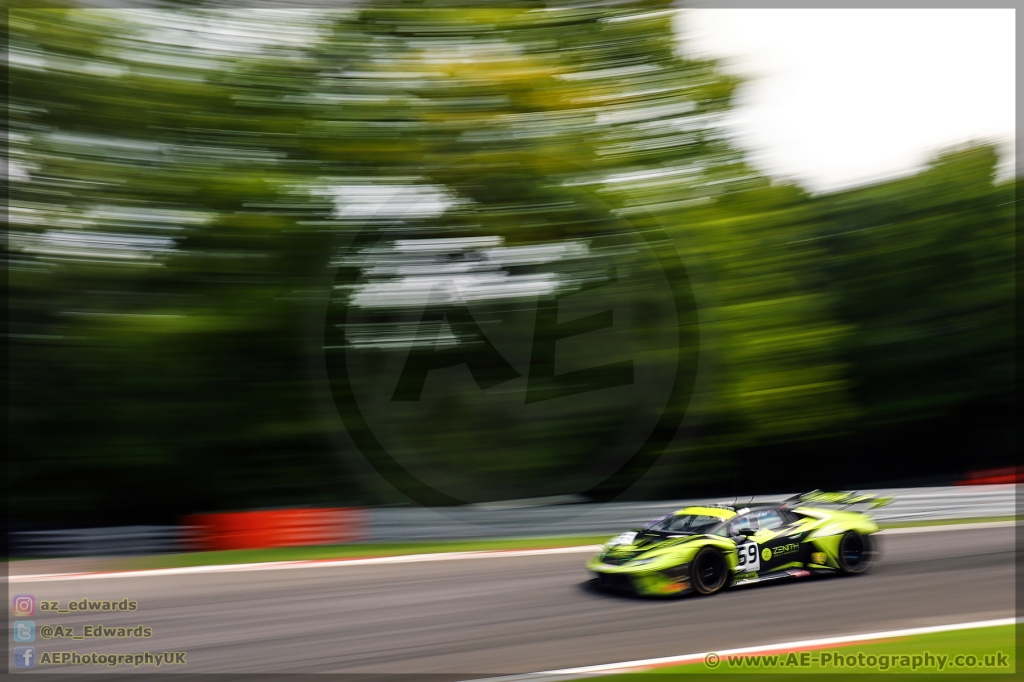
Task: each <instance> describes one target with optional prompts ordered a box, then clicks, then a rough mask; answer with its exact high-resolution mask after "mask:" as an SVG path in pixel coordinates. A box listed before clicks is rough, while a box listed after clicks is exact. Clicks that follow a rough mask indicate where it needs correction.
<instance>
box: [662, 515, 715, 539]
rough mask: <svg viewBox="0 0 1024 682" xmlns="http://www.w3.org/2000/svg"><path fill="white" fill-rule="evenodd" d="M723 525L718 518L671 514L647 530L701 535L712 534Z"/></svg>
mask: <svg viewBox="0 0 1024 682" xmlns="http://www.w3.org/2000/svg"><path fill="white" fill-rule="evenodd" d="M721 523H722V519H720V518H718V517H717V516H701V515H698V514H669V515H668V516H665V517H662V518H660V519H658V520H657V521H652V522H651V523H649V524H648V525H647V527H646V528H645V530H650V531H655V532H658V533H679V534H700V533H710V532H711V531H712V530H713V529H714V528H715V527H716V526H718V525H719V524H721Z"/></svg>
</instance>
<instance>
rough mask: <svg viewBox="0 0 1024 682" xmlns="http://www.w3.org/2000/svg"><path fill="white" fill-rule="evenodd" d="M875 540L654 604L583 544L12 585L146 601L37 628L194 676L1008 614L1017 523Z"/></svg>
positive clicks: (52, 647) (711, 644)
mask: <svg viewBox="0 0 1024 682" xmlns="http://www.w3.org/2000/svg"><path fill="white" fill-rule="evenodd" d="M882 541H883V556H882V558H881V560H880V561H879V563H878V564H877V565H876V566H875V567H874V568H873V569H872V570H871V572H869V573H868V574H865V575H860V576H854V577H848V578H828V579H818V580H806V579H805V580H797V581H792V582H787V583H775V584H771V585H765V586H761V587H749V588H738V589H734V590H730V591H726V592H723V593H720V594H718V595H715V596H712V597H685V598H682V599H674V600H664V601H663V600H638V599H631V598H625V597H616V596H607V595H603V594H600V593H595V592H593V591H591V590H589V589H588V587H587V581H588V578H589V576H588V574H587V572H586V571H585V570H584V567H583V564H584V562H585V560H586V559H587V558H588V555H587V554H578V553H577V554H553V555H542V556H521V557H507V558H500V559H465V560H454V561H439V562H422V563H394V564H380V565H362V566H359V565H353V566H340V567H339V566H330V567H318V568H303V569H295V570H266V571H243V572H226V573H197V574H191V575H162V576H161V575H155V576H147V577H131V578H118V577H110V578H105V579H100V580H57V581H47V582H39V583H14V584H11V585H10V586H9V591H10V593H11V594H34V595H35V597H36V599H37V602H38V601H39V600H44V599H45V600H59V601H60V602H61V603H64V602H66V601H68V600H69V599H81V598H83V597H88V598H116V599H121V598H129V599H134V600H137V601H138V604H139V607H138V610H137V611H135V612H134V613H117V614H89V615H84V614H69V615H54V614H42V613H39V612H37V614H36V616H35V621H36V627H37V628H39V627H41V626H43V625H45V624H50V625H55V624H65V625H75V626H78V628H79V629H80V627H81V626H82V625H83V624H86V623H98V624H105V625H136V624H140V623H141V624H144V625H148V626H150V627H152V628H153V636H152V638H151V639H149V640H141V641H139V640H136V641H132V640H105V641H97V640H92V641H75V642H71V641H58V640H49V641H42V640H40V639H38V638H37V641H36V643H35V646H36V649H37V656H38V655H41V654H42V653H43V652H45V651H71V650H77V651H80V652H90V651H97V652H101V653H122V652H137V651H145V650H147V649H148V650H150V651H168V650H169V651H186V652H188V653H187V661H188V664H187V671H188V672H194V673H200V672H211V673H224V672H246V673H255V672H262V673H268V672H283V673H302V672H308V673H322V672H333V673H353V674H355V673H364V674H373V673H378V674H408V675H412V676H413V677H417V678H419V677H422V676H425V675H427V674H430V673H441V674H442V676H441V677H439V678H437V679H472V678H480V677H487V676H498V675H508V674H513V673H523V672H530V671H540V670H550V669H557V668H567V667H574V666H585V665H595V664H601V663H613V662H618V661H627V660H636V659H642V658H649V657H658V656H671V655H678V654H686V653H694V652H701V651H712V650H716V649H727V648H732V647H741V646H755V645H761V644H771V643H775V642H785V641H792V640H798V639H803V638H816V637H828V636H832V635H844V634H858V633H865V632H874V631H882V630H892V629H899V628H910V627H919V626H929V625H942V624H949V623H958V622H968V621H980V620H988V619H995V618H1007V617H1012V616H1013V615H1014V528H1012V527H1003V528H984V529H967V528H964V529H960V530H948V531H938V532H925V533H912V534H900V535H891V536H888V537H884V538H882ZM92 670H93V671H95V670H96V669H95V668H93V669H92ZM178 670H182V669H181V668H179V669H178ZM83 672H84V671H83ZM125 672H129V671H127V670H126V671H125ZM387 676H390V675H387ZM413 677H407V678H405V679H413ZM353 679H354V678H353ZM367 679H384V678H383V677H381V678H378V677H376V676H375V675H373V676H371V677H368V678H367Z"/></svg>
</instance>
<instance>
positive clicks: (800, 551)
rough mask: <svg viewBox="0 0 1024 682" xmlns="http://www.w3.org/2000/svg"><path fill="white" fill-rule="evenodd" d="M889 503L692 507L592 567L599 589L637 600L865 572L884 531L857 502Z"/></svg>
mask: <svg viewBox="0 0 1024 682" xmlns="http://www.w3.org/2000/svg"><path fill="white" fill-rule="evenodd" d="M891 501H892V500H891V499H889V498H879V497H876V496H874V495H858V494H856V493H825V492H821V491H814V492H811V493H806V494H804V495H797V496H795V497H792V498H790V499H788V500H786V501H785V502H782V503H778V504H756V505H750V506H748V507H744V508H739V509H737V508H735V507H732V506H726V505H711V506H692V507H685V508H683V509H680V510H679V511H677V512H674V513H672V514H668V515H667V516H664V517H662V518H660V519H656V520H654V521H652V522H650V523H648V524H647V525H646V526H644V527H643V528H640V529H637V530H633V531H630V532H628V533H623V534H622V535H619V536H617V537H615V538H612V539H611V540H609V541H608V543H607V544H605V546H604V547H603V548H602V549H601V552H600V553H599V554H598V555H597V556H595V557H594V558H592V559H591V560H590V561H589V562H588V563H587V568H588V569H590V570H591V571H592V572H593V573H594V574H595V575H596V578H595V582H596V585H597V587H599V588H603V589H609V590H615V591H624V592H629V593H632V594H637V595H651V596H654V595H680V594H685V593H688V592H694V593H696V594H714V593H715V592H718V591H720V590H722V589H723V588H725V587H729V586H736V585H747V584H751V583H756V582H763V581H766V580H775V579H779V578H802V577H809V576H812V575H815V574H830V573H848V574H849V573H863V572H864V571H866V570H867V569H868V567H869V566H870V565H871V564H872V562H873V561H874V559H875V556H876V554H877V544H876V541H875V539H874V538H872V534H873V533H876V532H878V526H877V525H876V524H875V522H874V521H873V520H872V519H871V517H870V516H868V515H867V514H865V513H862V512H857V511H850V510H849V507H851V506H853V505H856V504H870V505H871V508H876V507H881V506H883V505H886V504H889V503H890V502H891Z"/></svg>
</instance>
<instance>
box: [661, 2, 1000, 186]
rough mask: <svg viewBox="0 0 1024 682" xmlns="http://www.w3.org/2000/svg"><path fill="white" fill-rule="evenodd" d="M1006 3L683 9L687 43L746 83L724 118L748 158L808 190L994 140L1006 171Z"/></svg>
mask: <svg viewBox="0 0 1024 682" xmlns="http://www.w3.org/2000/svg"><path fill="white" fill-rule="evenodd" d="M1014 22H1015V17H1014V10H1012V9H688V10H684V11H683V12H681V13H680V15H679V20H678V22H677V29H678V30H679V31H680V32H682V33H684V34H685V35H687V37H688V41H687V43H686V45H687V47H688V49H695V50H697V51H698V52H701V53H704V54H710V55H711V56H715V57H719V58H722V59H723V60H724V64H725V66H726V68H727V70H729V71H730V72H733V73H737V74H740V75H742V76H744V77H746V78H748V79H749V80H750V82H748V83H747V84H746V85H745V86H744V87H743V88H742V89H741V91H740V93H739V100H738V102H737V103H738V105H739V106H738V111H737V113H736V115H735V116H734V117H733V118H732V125H733V128H734V130H735V131H736V132H737V133H738V135H739V140H740V143H741V144H742V145H743V146H744V148H746V149H747V150H749V151H750V152H751V153H752V156H751V161H752V162H753V163H754V164H755V165H757V166H758V167H760V168H762V169H764V170H766V171H768V172H770V173H771V174H772V175H774V176H777V177H789V178H794V179H797V180H799V181H800V182H801V183H803V184H804V185H805V186H806V187H808V188H809V189H812V190H816V191H820V190H826V189H835V188H840V187H847V186H851V185H857V184H862V183H864V182H867V181H870V180H874V179H880V178H883V177H890V176H893V175H901V174H905V173H909V172H913V171H914V170H915V169H917V168H920V167H921V165H923V164H924V163H925V162H926V161H927V160H928V158H929V157H930V156H932V155H933V153H934V152H935V151H936V150H937V149H939V148H942V147H945V146H949V145H953V144H957V143H961V142H965V141H968V140H972V139H992V140H995V141H998V142H1000V143H1002V144H1003V145H1004V146H1003V150H1004V162H1003V164H1002V166H1003V167H1002V169H1001V170H1002V172H1003V173H1004V174H1006V175H1009V174H1010V173H1011V172H1012V167H1013V159H1012V154H1013V136H1014V131H1015V104H1014V102H1015V93H1016V90H1015V87H1016V85H1015V84H1016V81H1015V71H1014V68H1015V64H1014V47H1015V42H1014V41H1015V37H1014Z"/></svg>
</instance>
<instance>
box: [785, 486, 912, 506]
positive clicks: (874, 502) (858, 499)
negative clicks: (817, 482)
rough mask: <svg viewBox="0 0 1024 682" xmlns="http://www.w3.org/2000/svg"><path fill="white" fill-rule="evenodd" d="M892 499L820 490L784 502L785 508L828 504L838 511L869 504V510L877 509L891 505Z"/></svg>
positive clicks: (795, 496)
mask: <svg viewBox="0 0 1024 682" xmlns="http://www.w3.org/2000/svg"><path fill="white" fill-rule="evenodd" d="M892 501H893V498H891V497H880V496H878V495H866V494H861V493H856V492H851V493H827V492H824V491H822V490H812V491H811V492H809V493H803V494H800V495H794V496H793V497H791V498H789V499H788V500H786V502H785V505H786V506H787V507H795V506H797V505H803V504H830V505H837V506H838V507H839V508H840V509H845V508H847V507H852V506H853V505H855V504H870V505H871V506H870V507H868V508H869V509H878V508H879V507H884V506H886V505H887V504H892Z"/></svg>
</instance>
